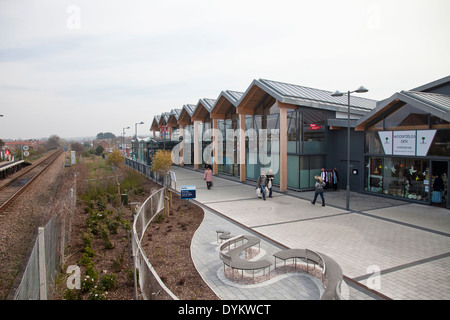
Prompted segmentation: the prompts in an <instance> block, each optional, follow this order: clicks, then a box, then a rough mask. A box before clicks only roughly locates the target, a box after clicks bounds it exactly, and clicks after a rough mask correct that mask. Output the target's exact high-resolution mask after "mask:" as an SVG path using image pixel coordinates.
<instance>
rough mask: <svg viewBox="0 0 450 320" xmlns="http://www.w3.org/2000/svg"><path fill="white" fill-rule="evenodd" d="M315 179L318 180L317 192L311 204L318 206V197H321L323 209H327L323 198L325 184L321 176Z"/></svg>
mask: <svg viewBox="0 0 450 320" xmlns="http://www.w3.org/2000/svg"><path fill="white" fill-rule="evenodd" d="M314 179H316V185H315V187H316V192H315V193H314V200H313V201H311V203H312V204H316V200H317V196H318V195H320V197H321V198H322V207H325V198H324V196H323V187H324V186H325V183H324V182H323V180H322V178H321V177H319V176H315V177H314Z"/></svg>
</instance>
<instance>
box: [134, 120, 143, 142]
mask: <svg viewBox="0 0 450 320" xmlns="http://www.w3.org/2000/svg"><path fill="white" fill-rule="evenodd" d="M138 124H144V121H141V122H139V123H137V122H136V123H135V124H134V136H135V138H136V140H137V125H138Z"/></svg>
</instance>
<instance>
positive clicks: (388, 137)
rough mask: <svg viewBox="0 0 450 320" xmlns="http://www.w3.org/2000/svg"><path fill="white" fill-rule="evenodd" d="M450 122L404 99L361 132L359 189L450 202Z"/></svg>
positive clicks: (442, 204)
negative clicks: (362, 155) (362, 157)
mask: <svg viewBox="0 0 450 320" xmlns="http://www.w3.org/2000/svg"><path fill="white" fill-rule="evenodd" d="M449 163H450V123H448V122H447V121H445V120H442V119H440V118H438V117H434V116H432V115H431V114H429V113H426V112H424V111H422V110H418V109H417V108H414V107H413V106H410V105H408V104H405V105H404V106H403V107H401V108H399V109H397V110H396V111H395V112H392V113H391V114H389V115H386V116H384V117H382V119H379V121H377V122H376V123H374V124H373V125H371V126H370V127H369V128H368V129H367V130H366V133H365V176H364V191H367V192H371V193H377V194H381V195H384V196H390V197H396V198H402V199H407V200H410V201H413V202H421V203H426V204H429V205H434V206H440V207H447V208H449V207H450V203H449V199H448V192H447V187H448V174H449V169H450V168H449Z"/></svg>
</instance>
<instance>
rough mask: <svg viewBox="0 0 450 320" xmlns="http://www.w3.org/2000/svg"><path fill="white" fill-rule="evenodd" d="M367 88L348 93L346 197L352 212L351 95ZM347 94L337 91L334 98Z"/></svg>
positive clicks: (348, 208)
mask: <svg viewBox="0 0 450 320" xmlns="http://www.w3.org/2000/svg"><path fill="white" fill-rule="evenodd" d="M368 91H369V90H367V89H366V88H364V87H363V86H361V87H359V88H358V89H356V90H354V91H347V93H346V94H347V97H348V111H347V195H346V205H345V208H346V210H350V94H351V93H354V92H356V93H365V92H368ZM344 94H345V93H342V92H339V91H337V90H336V92H334V93H332V94H331V96H332V97H342V96H343V95H344Z"/></svg>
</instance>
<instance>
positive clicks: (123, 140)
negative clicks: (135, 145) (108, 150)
mask: <svg viewBox="0 0 450 320" xmlns="http://www.w3.org/2000/svg"><path fill="white" fill-rule="evenodd" d="M125 129H130V127H126V128H123V129H122V133H123V136H122V152H125V151H126V150H125V151H124V148H123V146H124V144H125Z"/></svg>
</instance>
